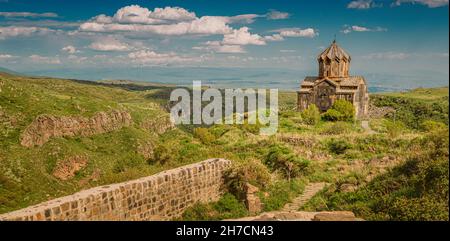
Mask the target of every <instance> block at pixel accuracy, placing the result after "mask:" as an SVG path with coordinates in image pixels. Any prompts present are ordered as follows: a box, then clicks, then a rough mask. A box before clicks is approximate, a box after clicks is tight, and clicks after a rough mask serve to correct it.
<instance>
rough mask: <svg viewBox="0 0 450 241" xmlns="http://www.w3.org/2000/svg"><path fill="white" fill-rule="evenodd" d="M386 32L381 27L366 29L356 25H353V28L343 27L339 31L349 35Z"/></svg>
mask: <svg viewBox="0 0 450 241" xmlns="http://www.w3.org/2000/svg"><path fill="white" fill-rule="evenodd" d="M386 31H387V29H386V28H382V27H375V28H368V27H364V26H358V25H353V26H347V25H345V26H344V29H343V30H341V33H344V34H349V33H351V32H386Z"/></svg>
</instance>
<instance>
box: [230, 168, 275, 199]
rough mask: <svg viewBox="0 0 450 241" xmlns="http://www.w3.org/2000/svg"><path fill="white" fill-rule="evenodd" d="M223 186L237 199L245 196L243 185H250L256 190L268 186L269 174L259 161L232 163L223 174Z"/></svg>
mask: <svg viewBox="0 0 450 241" xmlns="http://www.w3.org/2000/svg"><path fill="white" fill-rule="evenodd" d="M224 179H225V185H226V187H227V188H228V191H229V192H230V193H232V194H234V195H235V196H236V197H238V198H239V199H243V198H244V195H245V188H246V187H245V185H246V184H247V183H250V184H252V185H255V186H256V187H258V188H265V187H266V186H267V185H269V184H270V172H269V170H268V169H267V167H266V166H264V165H263V164H262V163H261V162H260V161H257V160H250V161H244V162H242V163H238V164H236V163H233V165H232V166H231V167H230V168H229V169H227V170H226V171H225V173H224Z"/></svg>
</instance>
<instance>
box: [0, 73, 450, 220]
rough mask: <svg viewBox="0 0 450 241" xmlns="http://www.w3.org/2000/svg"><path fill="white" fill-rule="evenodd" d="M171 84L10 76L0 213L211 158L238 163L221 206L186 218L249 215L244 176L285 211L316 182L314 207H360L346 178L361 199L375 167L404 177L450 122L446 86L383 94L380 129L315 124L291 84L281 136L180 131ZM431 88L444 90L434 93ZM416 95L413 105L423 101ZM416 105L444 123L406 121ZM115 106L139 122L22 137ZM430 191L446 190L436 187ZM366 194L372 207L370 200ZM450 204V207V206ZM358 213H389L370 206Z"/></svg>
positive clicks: (3, 90) (1, 91)
mask: <svg viewBox="0 0 450 241" xmlns="http://www.w3.org/2000/svg"><path fill="white" fill-rule="evenodd" d="M173 88H174V87H173V86H159V85H154V84H145V83H133V82H129V81H104V82H101V83H93V82H87V81H79V80H62V79H52V78H32V77H20V76H15V75H11V74H0V136H1V139H0V213H3V212H8V211H11V210H15V209H19V208H22V207H26V206H29V205H32V204H36V203H39V202H42V201H45V200H48V199H52V198H55V197H60V196H64V195H67V194H71V193H74V192H76V191H78V190H81V189H86V188H90V187H93V186H98V185H102V184H109V183H115V182H120V181H125V180H130V179H135V178H138V177H142V176H147V175H151V174H154V173H156V172H158V171H161V170H164V169H169V168H173V167H176V166H180V165H185V164H188V163H192V162H198V161H202V160H205V159H207V158H213V157H222V158H227V159H230V160H233V163H234V165H233V168H232V169H230V171H229V172H228V174H227V177H226V178H227V184H228V186H227V187H228V193H227V194H226V195H225V196H224V197H223V198H222V199H221V200H219V202H217V203H212V204H208V205H197V206H194V207H193V208H192V209H190V210H188V211H187V212H186V214H185V215H184V218H185V219H194V220H195V219H201V220H216V219H221V218H235V217H239V216H243V215H247V212H246V211H245V208H243V207H244V206H243V205H244V204H243V199H242V184H243V183H247V182H248V183H251V184H253V185H255V186H256V187H258V188H259V189H260V193H259V194H260V197H261V200H262V202H263V203H264V205H265V206H264V207H265V208H264V210H265V211H271V210H277V209H279V208H281V207H283V205H284V204H286V203H287V202H289V201H290V200H292V199H293V198H294V197H295V196H297V195H299V194H300V193H302V192H303V189H304V186H305V185H306V184H307V183H308V182H327V183H330V184H332V187H335V189H334V190H333V189H330V190H332V191H330V192H329V193H323V194H322V195H321V196H320V197H318V198H317V199H316V202H312V203H310V204H309V206H308V208H310V209H314V210H319V209H320V210H321V209H347V208H348V209H352V210H356V208H352V207H353V206H352V203H349V202H347V201H348V200H346V201H345V202H344V201H339V202H333V203H334V204H336V205H335V206H332V205H329V203H331V202H332V200H331V199H332V198H333V197H334V194H339V193H341V191H343V190H344V186H347V187H348V186H351V187H352V189H351V190H350V192H348V190H347V191H345V193H346V194H345V195H352V194H351V193H354V191H355V190H363V188H365V187H369V186H370V183H372V182H375V181H376V180H378V179H374V178H375V177H376V176H377V175H380V174H381V175H393V178H394V177H395V176H397V174H389V173H390V172H388V171H389V170H390V169H391V168H392V167H393V166H397V165H400V164H402V163H404V162H405V161H407V159H408V158H409V157H407V156H405V155H404V154H405V153H414V154H416V155H417V156H426V153H425V150H423V149H420V148H416V147H417V145H418V144H417V143H420V141H421V140H422V139H424V138H426V136H428V135H429V133H431V132H433V130H436V128H437V130H442V128H447V125H448V110H445V109H444V108H443V106H445V103H444V101H443V100H444V99H445V98H447V100H448V95H445V94H444V92H445V91H443V90H439V93H436V95H437V96H436V97H431V96H429V95H427V94H424V93H427V92H426V91H427V90H422V91H419V92H418V94H414V93H402V94H395V93H392V94H391V93H390V94H386V95H381V94H378V95H374V96H373V100H374V104H376V105H379V106H389V107H392V108H394V109H396V111H397V112H396V116H395V118H393V116H387V117H385V118H381V119H373V120H370V121H371V126H372V127H373V128H374V130H375V133H370V132H368V131H366V130H364V129H363V128H361V123H360V122H359V121H337V122H333V121H326V120H323V119H321V118H320V115H318V116H316V117H317V118H318V119H315V121H314V122H311V116H308V115H305V113H299V112H297V111H295V105H296V94H295V93H293V92H282V93H280V94H279V104H280V114H279V128H278V134H277V135H274V136H270V137H267V136H260V135H258V133H259V128H260V127H261V126H259V125H248V124H245V125H213V126H201V127H200V126H192V125H185V126H177V127H176V128H173V129H170V128H166V127H167V126H168V125H166V124H167V116H168V113H167V107H168V102H167V100H168V97H169V95H170V91H171V90H172V89H173ZM429 91H432V92H431V94H430V95H434V92H433V91H434V90H429ZM409 100H413V101H414V102H413V106H414V107H413V106H412V105H410V103H411V102H409ZM416 106H421V108H422V109H424V110H425V112H424V113H425V114H424V115H421V116H420V118H415V119H414V123H418V124H417V125H418V126H422V122H424V121H427V120H434V121H435V122H433V123H431V124H430V123H428V124H427V125H426V128H416V127H415V126H414V125H411V124H410V123H408V122H407V121H408V119H406V118H404V117H406V116H408V115H411V114H412V115H416V114H417V112H414V111H415V109H416ZM447 106H448V102H447ZM113 110H118V111H124V112H127V113H129V114H130V116H131V119H132V124H131V125H126V126H123V127H121V128H116V129H114V130H112V131H107V132H104V133H99V134H93V135H86V136H83V135H73V136H64V137H51V138H50V139H49V141H48V142H46V143H44V144H43V145H41V146H39V145H37V146H33V147H24V146H22V145H21V144H20V141H21V138H22V136H23V135H24V133H28V132H25V130H27V128H29V126H30V124H32V123H34V122H35V120H36V118H37V117H39V116H42V115H44V116H51V118H56V119H57V118H58V117H72V118H86V119H88V118H92V117H93V116H96V115H98V113H100V112H104V113H109V112H110V111H113ZM430 110H431V111H430ZM402 113H403V114H402ZM64 120H67V119H64ZM436 123H441V124H436ZM166 129H167V130H166ZM31 133H33V132H31ZM447 140H448V136H447ZM446 143H447V144H446V145H447V146H448V141H447V142H446ZM444 145H445V142H444ZM444 159H445V158H441V157H440V159H439V160H444ZM77 160H78V161H79V160H82V161H81V162H80V163H81V164H82V166H81V168H78V169H77V170H76V171H75V173H74V176H69V177H68V178H65V179H61V178H60V177H59V175H55V170H59V169H61V166H62V167H65V166H64V164H65V165H70V164H71V163H72V162H76V161H77ZM447 160H448V155H447ZM80 163H77V165H81V164H80ZM424 163H426V162H424ZM72 164H73V163H72ZM439 165H440V164H439ZM417 168H419V169H421V168H422V165H419V166H418V167H417ZM423 170H426V171H425V172H432V171H434V169H432V168H425V169H423ZM439 170H441V169H439ZM65 171H66V170H65V169H64V168H63V169H62V171H61V170H60V172H58V173H59V174H61V173H62V174H66V173H65ZM386 172H388V173H387V174H386ZM421 173H422V174H420V175H422V176H423V175H425V174H423V172H421ZM433 175H434V174H433ZM436 175H438V177H437V178H438V179H439V180H447V181H448V172H447V174H445V173H443V172H441V171H439V172H437V174H436ZM445 175H447V176H445ZM63 176H64V175H63ZM425 176H426V175H425ZM404 179H405V180H407V181H405V182H406V183H408V185H410V186H411V188H414V187H417V186H418V185H419V184H417V183H420V182H415V181H414V180H413V179H412V178H411V176H407V175H405V177H403V179H402V180H404ZM408 180H411V181H408ZM430 188H431V189H433V190H438V189H437V187H436V186H430ZM439 188H440V189H439V191H443V192H444V193H445V190H447V199H448V186H446V187H445V186H439ZM367 193H368V194H367V195H366V196H364V197H367V198H369V199H375V198H378V197H382V196H381V195H379V194H378V191H373V192H367ZM411 193H412V192H411ZM385 194H386V195H387V196H389V197H396V195H403V194H404V191H403V190H397V189H389V191H387V192H386V193H385ZM417 195H419V196H420V195H421V194H420V192H418V194H417ZM442 197H445V195H444V196H439V198H440V199H439V200H442ZM317 200H319V201H317ZM362 200H363V199H362ZM430 200H431V199H430ZM432 200H434V199H432ZM361 202H366V203H368V202H367V199H366V200H363V201H361ZM412 202H413V204H416V203H415V202H414V201H412ZM324 204H325V206H324ZM408 205H410V204H408ZM411 205H412V204H411ZM380 207H383V206H380ZM405 207H409V206H405ZM411 207H412V206H411ZM443 207H444V209H445V208H447V210H448V205H447V206H445V205H444V206H443ZM368 208H369V209H370V207H368ZM366 210H367V208H366ZM439 210H441V209H439ZM357 213H358V215H362V216H363V217H366V218H367V217H370V218H371V217H374V218H373V219H383V218H382V217H380V216H379V215H378V216H376V215H371V214H368V212H357ZM439 213H440V214H442V210H441V211H439ZM439 217H442V216H439Z"/></svg>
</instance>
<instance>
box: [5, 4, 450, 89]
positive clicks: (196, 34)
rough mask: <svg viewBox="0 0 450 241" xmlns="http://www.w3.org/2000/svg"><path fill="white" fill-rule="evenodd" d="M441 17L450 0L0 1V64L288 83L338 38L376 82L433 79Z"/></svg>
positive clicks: (442, 57)
mask: <svg viewBox="0 0 450 241" xmlns="http://www.w3.org/2000/svg"><path fill="white" fill-rule="evenodd" d="M448 17H449V16H448V0H378V1H377V0H356V1H353V0H335V1H331V0H329V1H301V0H296V1H294V0H292V1H289V0H284V1H283V0H281V1H280V0H278V1H268V0H236V1H233V0H228V1H224V0H215V1H211V0H210V1H203V0H180V1H161V0H142V1H104V0H103V1H95V0H94V1H92V0H91V1H84V0H78V1H62V0H59V1H58V0H40V1H32V0H30V1H28V0H0V66H1V67H6V68H10V69H13V70H16V71H19V72H25V73H32V74H43V75H54V76H60V77H72V78H84V79H105V78H126V79H137V80H147V81H156V82H157V81H159V82H172V83H185V82H186V83H187V82H189V81H192V78H197V79H202V80H206V81H209V82H211V83H212V82H214V83H219V84H221V83H225V82H226V81H229V82H230V83H231V82H233V83H242V82H245V83H255V84H260V85H264V86H266V85H267V86H270V83H273V84H274V85H276V86H277V87H281V88H283V87H285V88H288V89H289V88H295V86H297V85H298V83H299V81H300V80H301V79H302V78H303V77H304V76H305V75H314V74H315V73H316V72H317V63H316V56H317V55H318V54H319V53H320V52H321V50H322V49H323V48H325V47H327V46H328V45H329V44H330V43H331V41H332V40H333V38H334V36H335V35H336V38H337V41H338V43H339V44H340V45H341V46H342V47H343V48H344V49H346V50H347V51H348V52H349V53H350V54H351V56H352V65H351V69H350V71H351V73H352V74H354V75H365V76H366V78H367V79H368V81H369V84H370V83H371V84H372V86H373V87H379V89H383V88H385V89H404V88H412V87H418V86H439V85H448V78H449V77H448V76H449V72H448V64H449V56H448V46H449V33H448V27H449V26H448V25H449V23H448ZM220 80H222V81H220ZM225 85H226V84H225Z"/></svg>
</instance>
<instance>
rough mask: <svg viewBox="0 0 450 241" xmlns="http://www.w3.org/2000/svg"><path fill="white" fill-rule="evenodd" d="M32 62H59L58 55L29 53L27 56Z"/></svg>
mask: <svg viewBox="0 0 450 241" xmlns="http://www.w3.org/2000/svg"><path fill="white" fill-rule="evenodd" d="M28 58H29V59H30V60H31V61H32V62H35V63H40V64H61V60H60V59H59V57H46V56H41V55H37V54H33V55H30V56H29V57H28Z"/></svg>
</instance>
